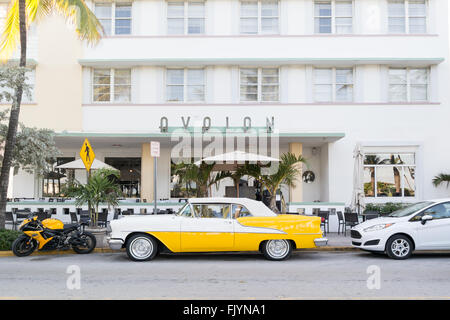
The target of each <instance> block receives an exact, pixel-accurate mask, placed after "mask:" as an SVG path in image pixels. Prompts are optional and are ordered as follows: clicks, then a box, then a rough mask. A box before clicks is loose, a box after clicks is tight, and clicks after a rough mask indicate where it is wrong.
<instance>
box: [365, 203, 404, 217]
mask: <svg viewBox="0 0 450 320" xmlns="http://www.w3.org/2000/svg"><path fill="white" fill-rule="evenodd" d="M408 205H410V204H409V203H399V202H395V203H394V202H386V203H368V204H367V205H366V209H365V210H364V212H366V211H377V212H378V213H379V214H380V215H382V216H385V215H388V214H390V213H392V212H394V211H396V210H399V209H401V208H404V207H406V206H408Z"/></svg>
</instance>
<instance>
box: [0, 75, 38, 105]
mask: <svg viewBox="0 0 450 320" xmlns="http://www.w3.org/2000/svg"><path fill="white" fill-rule="evenodd" d="M25 77H26V79H25V83H26V84H27V85H28V87H29V89H30V90H29V92H28V93H27V94H26V93H25V92H24V93H23V94H22V102H23V103H30V102H34V101H35V100H34V98H35V97H34V84H35V81H36V80H35V78H36V70H35V69H32V70H28V71H27V72H25ZM0 85H1V87H0V92H2V95H3V100H2V101H1V103H4V102H6V103H12V99H8V98H9V97H7V95H8V94H9V95H11V96H12V95H13V94H14V89H13V88H10V87H8V84H7V82H6V79H4V80H3V81H1V82H0Z"/></svg>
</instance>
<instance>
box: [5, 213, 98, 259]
mask: <svg viewBox="0 0 450 320" xmlns="http://www.w3.org/2000/svg"><path fill="white" fill-rule="evenodd" d="M19 230H20V231H22V232H23V233H24V234H23V235H21V236H19V237H18V238H17V239H16V240H14V242H13V243H12V251H13V252H14V254H15V255H16V256H18V257H26V256H29V255H30V254H32V253H33V252H34V251H35V250H36V249H37V250H39V251H45V250H56V249H70V248H72V249H73V250H74V251H75V252H76V253H80V254H86V253H91V252H92V251H93V250H94V248H95V246H96V244H97V241H96V239H95V236H94V235H93V234H92V233H89V232H86V231H84V224H79V223H74V224H66V225H65V224H64V223H63V222H62V221H60V220H58V219H45V220H42V221H39V220H38V218H37V216H34V217H33V216H29V217H28V218H27V219H25V220H24V221H23V222H22V224H21V225H20V226H19Z"/></svg>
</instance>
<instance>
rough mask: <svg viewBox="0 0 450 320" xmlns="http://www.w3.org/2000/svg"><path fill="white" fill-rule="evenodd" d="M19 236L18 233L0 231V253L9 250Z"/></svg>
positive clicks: (19, 233)
mask: <svg viewBox="0 0 450 320" xmlns="http://www.w3.org/2000/svg"><path fill="white" fill-rule="evenodd" d="M21 234H22V232H20V231H15V230H5V229H0V251H9V250H11V245H12V243H13V241H14V240H16V239H17V238H18V237H19V236H20V235H21Z"/></svg>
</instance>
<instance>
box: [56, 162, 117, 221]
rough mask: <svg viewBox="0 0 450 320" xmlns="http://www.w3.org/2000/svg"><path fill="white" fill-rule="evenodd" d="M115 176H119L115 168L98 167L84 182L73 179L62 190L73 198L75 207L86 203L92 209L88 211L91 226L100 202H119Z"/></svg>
mask: <svg viewBox="0 0 450 320" xmlns="http://www.w3.org/2000/svg"><path fill="white" fill-rule="evenodd" d="M115 178H119V173H118V171H117V170H112V169H99V170H96V171H95V172H94V173H93V174H92V175H90V177H89V179H88V182H87V183H86V184H82V183H80V182H78V181H76V180H75V181H73V182H71V184H70V185H69V186H67V188H66V189H65V190H64V191H63V192H64V194H66V195H67V196H68V197H74V198H75V205H76V206H77V207H81V206H83V205H86V204H87V205H88V207H89V208H93V209H94V212H90V214H91V226H96V225H97V221H98V207H99V206H100V204H102V203H103V204H106V205H108V207H115V206H117V205H118V204H119V200H118V199H119V198H120V197H121V196H122V191H121V189H120V186H119V184H118V183H117V179H115Z"/></svg>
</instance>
